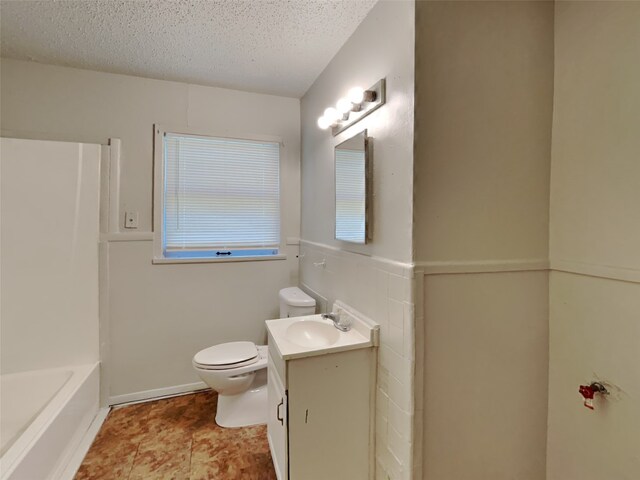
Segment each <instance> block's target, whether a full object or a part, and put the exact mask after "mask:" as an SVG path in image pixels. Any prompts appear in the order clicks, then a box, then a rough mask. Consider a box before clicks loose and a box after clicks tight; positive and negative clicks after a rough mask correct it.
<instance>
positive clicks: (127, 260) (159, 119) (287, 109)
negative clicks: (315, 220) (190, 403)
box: [0, 59, 300, 398]
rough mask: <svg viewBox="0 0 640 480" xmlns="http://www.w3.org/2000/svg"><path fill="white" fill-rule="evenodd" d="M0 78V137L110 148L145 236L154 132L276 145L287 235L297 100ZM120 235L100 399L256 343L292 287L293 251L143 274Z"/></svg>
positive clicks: (114, 79) (98, 77)
mask: <svg viewBox="0 0 640 480" xmlns="http://www.w3.org/2000/svg"><path fill="white" fill-rule="evenodd" d="M1 74H2V84H1V88H2V90H1V95H2V105H1V119H0V120H1V123H2V134H3V136H16V137H22V138H41V139H55V140H66V141H77V142H92V143H103V144H104V143H106V142H107V139H108V138H110V137H116V138H120V139H121V140H122V172H121V178H120V185H121V189H120V192H119V194H120V195H119V196H120V205H119V213H120V218H121V219H123V216H124V212H125V210H134V211H139V212H140V228H139V229H138V231H139V232H149V231H150V228H151V220H152V219H151V204H152V195H151V192H152V190H151V189H152V172H153V169H152V165H153V159H152V145H153V124H154V123H160V124H163V125H166V126H169V127H171V126H177V127H184V126H191V127H197V128H199V129H208V130H210V131H211V132H212V133H213V134H218V135H246V134H262V135H271V136H277V137H280V138H282V140H283V143H284V148H283V157H282V161H283V165H282V184H283V190H284V205H285V208H284V211H283V231H284V236H285V238H287V237H291V238H293V239H296V237H298V236H299V217H300V210H299V203H300V178H299V175H300V170H299V159H300V107H299V105H300V102H299V100H297V99H292V98H283V97H276V96H270V95H260V94H253V93H245V92H238V91H234V90H227V89H220V88H211V87H201V86H194V85H187V84H182V83H176V82H165V81H159V80H149V79H143V78H137V77H130V76H124V75H114V74H107V73H98V72H91V71H86V70H77V69H71V68H64V67H55V66H49V65H41V64H36V63H29V62H20V61H13V60H6V59H5V60H2V72H1ZM103 187H105V185H104V184H103ZM125 235H128V232H127V233H122V234H121V235H120V237H121V238H114V237H110V240H109V241H108V248H104V249H103V253H107V257H108V258H105V257H104V256H103V260H104V265H103V267H105V268H103V271H102V273H101V275H102V279H103V280H104V281H103V285H102V288H103V298H104V302H103V306H104V307H105V308H103V318H102V321H103V325H102V328H101V335H102V340H101V341H102V342H103V344H106V345H107V348H106V349H105V350H103V360H104V361H105V362H106V364H105V367H106V368H105V369H104V373H106V374H107V376H108V377H109V380H110V381H109V383H110V392H109V394H110V396H112V397H114V396H116V397H120V398H127V397H121V396H122V395H129V394H134V393H136V392H141V391H148V390H153V389H159V388H160V389H161V388H166V387H173V386H176V385H181V384H190V383H193V382H197V381H198V377H197V376H196V374H195V373H194V372H193V369H192V367H191V358H192V356H193V354H194V353H195V352H196V351H198V350H199V349H201V348H203V347H206V346H210V345H214V344H216V343H219V342H225V341H230V340H253V341H256V342H264V341H265V328H264V324H263V320H265V319H268V318H273V317H276V316H277V314H278V298H277V291H278V289H279V288H282V287H285V286H288V285H295V284H296V283H297V269H298V266H297V264H298V262H297V258H296V254H297V253H298V246H297V245H289V246H287V248H286V253H287V255H288V258H287V260H286V261H266V262H250V263H244V262H240V263H224V264H202V265H151V258H152V242H151V241H150V240H143V241H129V240H131V237H126V236H125ZM116 237H117V235H116ZM147 237H148V236H147ZM115 240H118V241H115ZM121 240H124V241H121ZM105 270H106V271H105ZM105 289H106V291H107V292H108V294H107V295H106V296H105V295H104V290H105ZM107 314H108V315H107ZM105 315H107V316H106V318H105ZM105 322H106V323H107V325H105Z"/></svg>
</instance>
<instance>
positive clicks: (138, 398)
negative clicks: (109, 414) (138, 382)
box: [109, 382, 209, 405]
mask: <svg viewBox="0 0 640 480" xmlns="http://www.w3.org/2000/svg"><path fill="white" fill-rule="evenodd" d="M207 388H209V387H208V386H207V384H206V383H204V382H196V383H185V384H184V385H176V386H174V387H165V388H156V389H153V390H144V391H142V392H134V393H127V394H125V395H115V396H113V397H109V405H120V404H122V403H134V402H143V401H146V400H152V399H155V398H160V397H170V396H172V395H180V394H183V393H189V392H195V391H197V390H204V389H207Z"/></svg>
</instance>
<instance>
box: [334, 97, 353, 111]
mask: <svg viewBox="0 0 640 480" xmlns="http://www.w3.org/2000/svg"><path fill="white" fill-rule="evenodd" d="M336 108H337V109H338V111H339V112H340V113H341V114H343V115H344V114H345V113H349V112H350V111H351V102H350V101H349V100H347V99H346V98H341V99H340V100H338V103H336Z"/></svg>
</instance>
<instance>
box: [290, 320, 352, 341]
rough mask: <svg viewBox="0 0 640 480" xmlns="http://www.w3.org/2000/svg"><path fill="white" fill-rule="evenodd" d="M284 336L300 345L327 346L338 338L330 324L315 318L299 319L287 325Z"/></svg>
mask: <svg viewBox="0 0 640 480" xmlns="http://www.w3.org/2000/svg"><path fill="white" fill-rule="evenodd" d="M284 336H285V338H286V339H287V340H289V341H290V342H292V343H295V344H296V345H300V346H301V347H328V346H330V345H333V344H334V343H336V342H337V341H338V339H339V338H340V332H339V331H338V329H337V328H336V327H334V326H333V325H332V324H329V323H324V322H319V321H317V320H299V321H297V322H294V323H292V324H291V325H289V326H288V327H287V330H286V332H285V334H284Z"/></svg>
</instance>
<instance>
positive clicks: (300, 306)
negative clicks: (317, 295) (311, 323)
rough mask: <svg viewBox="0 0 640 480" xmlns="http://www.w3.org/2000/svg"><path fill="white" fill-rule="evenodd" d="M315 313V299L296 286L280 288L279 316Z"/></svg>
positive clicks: (298, 315)
mask: <svg viewBox="0 0 640 480" xmlns="http://www.w3.org/2000/svg"><path fill="white" fill-rule="evenodd" d="M314 313H316V301H315V300H314V299H313V298H311V297H310V296H309V295H307V294H306V293H304V292H303V291H302V290H300V289H299V288H298V287H288V288H283V289H282V290H280V318H287V317H300V316H302V315H313V314H314Z"/></svg>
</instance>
